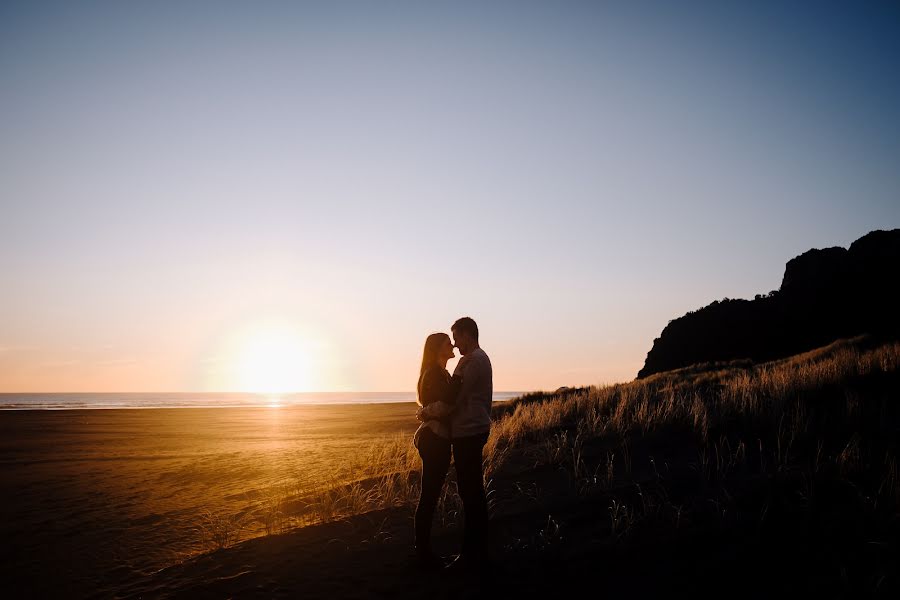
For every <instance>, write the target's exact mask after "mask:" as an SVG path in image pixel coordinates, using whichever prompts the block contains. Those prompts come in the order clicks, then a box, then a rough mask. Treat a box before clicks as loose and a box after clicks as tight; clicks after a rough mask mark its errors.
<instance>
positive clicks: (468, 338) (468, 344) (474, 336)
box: [450, 317, 478, 356]
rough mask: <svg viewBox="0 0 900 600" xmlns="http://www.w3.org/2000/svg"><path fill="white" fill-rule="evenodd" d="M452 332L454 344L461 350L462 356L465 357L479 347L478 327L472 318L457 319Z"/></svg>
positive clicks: (451, 329)
mask: <svg viewBox="0 0 900 600" xmlns="http://www.w3.org/2000/svg"><path fill="white" fill-rule="evenodd" d="M450 332H451V333H452V334H453V344H454V345H455V346H456V347H457V348H459V352H460V354H462V355H464V356H465V355H466V354H468V353H469V352H471V351H472V350H474V349H475V348H477V347H478V325H476V324H475V321H474V319H472V318H470V317H463V318H461V319H457V321H456V323H454V324H453V327H451V328H450Z"/></svg>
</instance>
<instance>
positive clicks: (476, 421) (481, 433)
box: [448, 317, 494, 569]
mask: <svg viewBox="0 0 900 600" xmlns="http://www.w3.org/2000/svg"><path fill="white" fill-rule="evenodd" d="M450 332H451V333H452V334H453V344H454V345H455V346H456V347H457V348H459V352H460V354H462V358H461V359H460V361H459V363H458V364H457V365H456V369H455V370H454V371H453V375H454V376H456V375H461V376H462V388H461V390H460V392H459V396H458V397H457V401H456V410H455V411H453V413H451V416H450V441H451V444H452V447H453V462H454V464H455V465H456V481H457V485H458V486H459V495H460V497H461V498H462V502H463V512H464V513H465V527H464V529H463V544H462V551H461V553H460V555H459V556H458V557H457V558H456V560H454V561H453V563H451V564H450V565H449V566H448V568H450V569H457V568H460V567H476V568H479V567H484V566H486V564H487V560H488V543H487V542H488V510H487V499H486V498H485V493H484V475H483V472H482V467H483V462H482V461H483V458H482V450H483V449H484V445H485V443H486V442H487V439H488V434H489V433H490V429H491V401H492V399H493V393H494V382H493V371H492V369H491V360H490V359H489V358H488V355H487V354H485V352H484V350H482V349H481V347H480V346H479V345H478V325H477V324H476V323H475V321H474V320H472V319H471V318H469V317H463V318H461V319H459V320H457V321H456V323H454V324H453V326H452V327H451V328H450Z"/></svg>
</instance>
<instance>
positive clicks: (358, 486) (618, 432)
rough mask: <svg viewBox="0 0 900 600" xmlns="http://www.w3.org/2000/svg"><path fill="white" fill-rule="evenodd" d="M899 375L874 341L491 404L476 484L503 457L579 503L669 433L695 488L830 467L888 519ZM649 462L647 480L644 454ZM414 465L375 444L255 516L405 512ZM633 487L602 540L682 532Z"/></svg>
mask: <svg viewBox="0 0 900 600" xmlns="http://www.w3.org/2000/svg"><path fill="white" fill-rule="evenodd" d="M898 367H900V343H888V344H883V345H874V344H873V343H872V342H871V341H870V340H868V339H866V338H855V339H852V340H843V341H839V342H836V343H834V344H831V345H830V346H826V347H824V348H820V349H818V350H815V351H812V352H807V353H804V354H800V355H798V356H795V357H792V358H789V359H784V360H779V361H774V362H770V363H764V364H761V365H752V364H749V363H747V362H745V361H744V362H740V361H738V362H734V363H729V364H724V365H721V364H717V365H706V366H702V365H701V366H694V367H690V368H686V369H679V370H676V371H671V372H667V373H660V374H657V375H654V376H651V377H648V378H646V379H642V380H636V381H633V382H630V383H623V384H615V385H608V386H602V387H596V386H592V387H588V388H580V389H566V390H564V391H561V392H559V393H543V392H539V393H533V394H528V395H525V396H522V397H520V398H517V399H514V400H511V401H509V402H507V403H503V404H502V405H496V406H495V407H494V422H493V425H492V428H491V434H490V437H489V439H488V442H487V445H486V446H485V453H484V462H485V482H486V483H487V484H488V485H489V486H496V485H497V484H496V478H498V477H501V478H502V477H503V474H504V469H505V468H506V466H507V465H508V464H511V463H514V462H515V461H511V460H510V459H511V458H513V457H516V456H529V457H531V459H532V460H534V464H535V465H553V466H555V467H558V468H560V469H563V470H565V471H566V472H567V473H568V474H569V475H570V480H571V481H573V482H574V483H575V485H576V488H577V490H578V493H579V494H590V493H595V492H604V493H605V492H608V491H609V490H611V489H612V488H613V487H614V485H615V482H616V480H617V478H618V479H619V481H628V480H630V479H631V477H632V473H631V469H632V458H631V450H630V449H629V440H632V441H638V442H643V441H646V440H652V439H655V438H659V437H660V436H673V435H676V434H677V435H686V436H688V437H689V438H690V439H692V440H693V443H694V444H695V447H696V449H697V450H696V454H695V456H696V457H697V458H696V462H695V464H694V468H695V471H696V472H697V473H699V474H701V475H702V478H703V481H706V482H714V481H723V480H725V479H727V478H729V477H732V476H734V475H735V474H738V473H741V472H747V471H748V470H750V469H751V468H752V469H753V470H754V471H755V472H756V473H760V474H769V475H773V474H778V473H788V472H792V471H796V470H798V469H807V470H808V471H809V472H810V473H812V474H818V473H820V472H822V471H823V470H825V469H829V468H833V470H835V471H836V472H837V473H838V474H839V476H841V477H844V478H851V477H864V478H865V477H870V478H871V477H874V481H873V482H872V487H873V493H874V495H875V497H877V499H878V502H880V503H881V505H882V506H885V505H890V506H892V507H893V508H892V509H893V510H897V509H898V508H900V478H898V477H900V476H898V465H897V460H896V449H894V448H893V447H890V448H888V447H886V446H885V445H884V444H880V445H879V444H878V443H874V442H872V443H870V440H883V439H892V440H893V439H896V437H897V436H896V433H897V431H896V427H897V425H896V419H894V420H891V419H889V418H886V417H885V414H886V412H885V411H890V410H892V406H893V404H896V402H894V403H893V404H892V403H891V402H890V400H891V399H888V398H884V397H881V396H879V391H878V389H879V388H878V385H879V383H878V382H879V378H894V379H893V380H892V381H895V380H896V377H897V376H898V374H900V373H898V370H900V369H898ZM873 382H874V383H873ZM867 386H869V387H867ZM893 400H895V399H893ZM893 410H896V407H895V408H893ZM895 416H896V415H895ZM889 427H893V428H894V431H893V437H892V438H891V437H890V435H887V434H888V433H889V432H886V431H885V428H889ZM593 443H602V444H604V448H605V449H604V450H602V451H601V452H599V453H594V454H593V455H592V454H590V453H588V452H587V451H586V445H588V444H593ZM891 443H893V442H891ZM649 464H650V466H651V467H652V473H653V476H654V477H655V478H657V479H659V478H660V477H661V474H660V471H659V466H658V465H657V464H656V463H655V462H653V457H652V456H650V457H649ZM420 466H421V465H420V459H419V457H418V454H417V452H416V450H415V448H414V447H413V446H412V442H411V439H410V436H392V437H387V438H384V439H382V440H379V441H378V442H377V443H373V444H372V445H370V446H369V447H368V448H367V451H366V452H365V453H362V454H358V455H355V456H352V457H348V459H347V461H346V462H345V464H344V468H343V469H342V470H341V471H340V472H339V473H336V474H335V475H334V476H333V477H332V478H330V479H329V480H327V481H317V482H300V481H297V482H295V483H294V486H293V492H291V486H290V485H282V486H280V487H278V488H277V489H273V490H272V492H271V497H268V498H266V499H264V500H263V501H261V502H260V503H259V504H258V506H257V510H256V513H255V515H256V518H257V519H258V520H259V522H261V523H262V524H263V525H264V531H265V533H279V532H282V531H285V530H286V529H290V528H291V527H295V526H298V525H305V524H310V523H316V522H324V521H331V520H334V519H341V518H346V517H348V516H351V515H355V514H360V513H365V512H368V511H372V510H376V509H379V508H386V507H406V508H408V509H409V510H410V511H412V510H413V509H414V507H415V504H416V502H417V500H418V495H419V483H418V482H419V479H418V473H419V469H420ZM666 468H668V465H666ZM876 471H877V473H876ZM873 473H876V474H875V475H872V474H873ZM507 479H508V480H509V481H507V484H508V487H510V488H512V487H513V486H514V485H516V482H515V481H513V479H514V478H512V477H507ZM632 485H633V483H632ZM520 489H521V488H520ZM638 491H639V494H638V495H637V496H636V498H637V502H639V503H640V504H638V505H631V506H630V505H628V504H626V503H625V502H624V501H623V500H617V499H615V498H612V500H611V501H610V503H609V504H608V506H609V526H610V528H611V533H612V537H613V538H615V539H619V538H622V537H623V536H625V535H627V533H628V531H629V530H630V529H631V527H632V526H633V525H634V523H635V522H636V521H637V520H639V519H640V518H645V517H647V515H650V514H654V515H655V514H663V513H665V514H666V515H668V516H667V517H666V518H668V519H669V520H670V521H671V522H672V524H673V525H674V526H675V527H676V528H677V527H678V526H679V525H680V524H681V522H682V520H683V514H682V506H680V505H678V506H676V505H674V504H672V503H669V502H668V501H667V500H665V499H660V498H657V497H656V496H654V495H653V494H652V493H651V492H649V491H648V490H640V488H638ZM713 502H714V503H715V505H716V512H717V514H719V515H720V519H721V520H722V521H723V522H724V521H725V520H726V519H727V518H728V514H729V510H730V508H729V503H728V498H727V496H726V497H724V499H722V498H718V497H717V498H715V499H714V500H713ZM648 503H649V504H648ZM459 510H460V502H459V498H458V494H457V493H456V487H455V482H454V481H453V479H452V477H451V479H450V481H449V482H448V485H447V486H445V489H444V493H443V495H442V497H441V499H440V502H439V505H438V519H439V522H440V523H441V524H443V525H447V524H449V523H452V522H453V521H454V519H455V518H456V516H457V513H458V512H459ZM763 512H765V511H763ZM764 517H765V514H763V515H761V516H760V519H763V518H764ZM210 522H211V523H212V521H210ZM228 523H230V522H226V525H228ZM551 525H552V526H551ZM230 528H231V529H232V530H233V529H236V528H237V525H233V526H230ZM221 529H223V527H222V526H221V522H220V521H215V522H214V523H212V524H211V525H208V526H207V527H206V529H205V530H208V531H212V532H214V533H212V534H209V535H211V536H212V537H213V538H214V544H215V545H216V546H221V545H228V544H229V543H233V542H234V541H235V540H236V539H237V537H236V535H234V534H233V533H232V532H227V533H224V534H223V533H222V532H221V531H220V530H221ZM224 529H229V527H224ZM547 531H552V532H553V533H552V535H551V537H552V539H554V540H555V539H556V538H557V537H558V532H559V528H558V526H557V525H556V524H555V523H551V524H550V525H548V529H547ZM216 532H217V533H216ZM554 536H555V537H554Z"/></svg>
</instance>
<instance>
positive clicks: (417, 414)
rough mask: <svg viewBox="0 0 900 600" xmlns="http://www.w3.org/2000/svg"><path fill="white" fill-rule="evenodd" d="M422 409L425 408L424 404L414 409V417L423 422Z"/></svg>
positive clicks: (423, 414)
mask: <svg viewBox="0 0 900 600" xmlns="http://www.w3.org/2000/svg"><path fill="white" fill-rule="evenodd" d="M424 410H425V407H424V406H420V407H419V408H417V409H416V419H418V420H419V421H421V422H422V423H424V422H425V413H424Z"/></svg>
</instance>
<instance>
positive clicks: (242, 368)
mask: <svg viewBox="0 0 900 600" xmlns="http://www.w3.org/2000/svg"><path fill="white" fill-rule="evenodd" d="M242 337H243V339H242V340H241V341H240V342H239V343H238V345H237V352H236V355H235V357H234V376H235V379H236V380H237V384H238V388H239V389H240V391H242V392H252V393H257V394H283V393H288V392H303V391H308V388H309V385H310V366H311V359H312V356H311V352H310V350H309V345H308V342H307V341H306V340H305V339H304V338H303V337H302V336H300V335H299V334H298V333H297V332H296V331H294V330H292V328H290V327H287V326H278V325H269V326H264V327H259V328H256V329H253V330H251V331H249V332H247V333H246V335H245V336H242Z"/></svg>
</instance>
